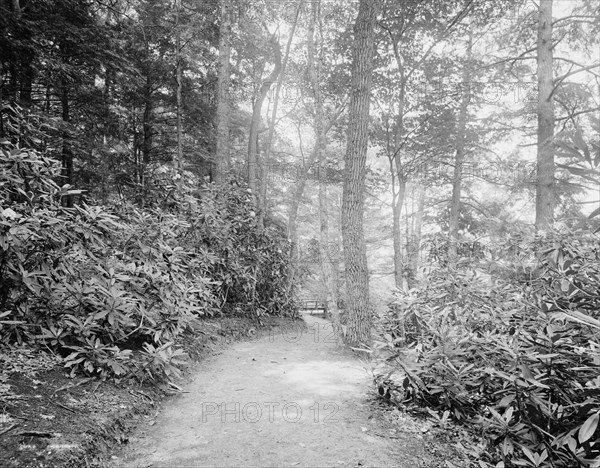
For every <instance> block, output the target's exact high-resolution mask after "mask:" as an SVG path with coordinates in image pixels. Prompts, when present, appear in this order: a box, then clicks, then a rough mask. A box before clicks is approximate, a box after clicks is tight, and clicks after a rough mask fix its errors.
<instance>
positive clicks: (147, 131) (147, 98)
mask: <svg viewBox="0 0 600 468" xmlns="http://www.w3.org/2000/svg"><path fill="white" fill-rule="evenodd" d="M148 73H149V71H148ZM153 107H154V106H153V102H152V82H151V81H150V76H149V75H146V86H145V89H144V117H143V132H144V136H143V141H142V160H141V161H140V165H139V180H140V187H139V190H140V204H141V206H144V201H145V198H146V167H147V166H148V164H150V161H151V153H152V140H153V136H154V126H153V122H152V121H153V113H154V108H153Z"/></svg>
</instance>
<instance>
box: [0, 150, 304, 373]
mask: <svg viewBox="0 0 600 468" xmlns="http://www.w3.org/2000/svg"><path fill="white" fill-rule="evenodd" d="M0 170H1V172H0V201H1V202H2V209H1V210H0V339H1V340H2V341H3V342H5V343H11V342H15V341H16V342H19V343H23V342H25V341H33V340H38V341H40V342H41V343H43V344H44V345H45V346H46V347H47V348H49V349H51V350H52V351H54V352H57V353H59V354H61V355H63V356H64V357H65V367H67V368H70V369H71V372H72V373H75V372H83V373H86V374H90V375H100V376H102V377H105V376H108V375H117V376H120V375H125V374H135V375H137V376H138V377H140V378H145V376H147V375H148V374H150V376H151V377H153V378H157V379H159V380H160V379H169V378H170V377H171V376H173V375H176V374H177V372H176V370H175V368H176V366H178V365H180V364H181V358H182V353H181V351H180V350H177V349H176V348H175V347H174V345H173V343H174V342H175V341H176V340H177V338H178V337H179V336H180V335H181V334H182V333H183V332H184V331H185V330H192V331H193V325H194V324H195V323H196V321H197V320H198V319H199V318H200V317H202V316H204V315H207V314H208V315H212V314H214V313H215V312H217V311H220V310H221V307H222V306H223V305H226V304H235V303H244V304H248V306H249V311H247V312H251V313H252V314H254V315H255V316H257V317H258V316H259V315H261V314H263V313H267V311H268V312H269V313H276V314H286V313H287V314H289V313H292V311H293V310H294V309H293V307H292V306H291V305H290V303H289V301H285V300H283V299H284V297H285V296H284V293H285V292H286V291H287V286H288V285H287V280H286V275H285V273H286V272H287V255H288V250H287V249H289V246H288V242H287V239H286V237H285V235H284V231H283V230H282V229H281V228H279V227H277V226H275V225H274V224H267V226H266V227H265V229H261V228H259V226H257V224H256V221H255V219H254V218H255V217H254V216H253V212H252V210H251V208H252V204H251V198H250V195H249V193H248V192H247V189H246V188H245V187H243V186H241V185H240V184H239V183H238V184H234V185H231V186H229V187H218V188H217V187H209V188H207V189H206V190H205V191H204V192H203V193H202V196H201V198H200V199H198V198H196V197H193V196H191V190H190V188H189V187H188V188H186V187H180V189H181V190H180V192H181V196H180V200H179V202H178V203H179V204H178V205H176V206H175V208H173V207H171V211H170V212H166V211H164V210H162V209H159V208H147V209H144V210H142V209H140V208H137V207H135V206H133V205H123V206H120V207H117V208H114V209H111V210H109V209H107V208H106V207H103V206H88V205H76V206H75V207H74V208H64V207H63V206H62V204H61V199H62V198H63V197H65V196H70V195H73V194H77V193H78V192H77V191H73V190H71V189H70V187H68V186H64V187H59V186H58V185H57V184H56V183H55V182H54V180H55V179H57V177H58V174H59V167H58V165H57V164H56V163H55V162H54V161H53V160H51V159H48V158H45V157H43V156H40V155H39V154H37V153H36V152H34V151H30V150H25V149H22V148H18V147H13V146H10V145H8V144H5V145H4V147H3V148H2V149H1V153H0ZM132 350H133V351H136V352H133V353H132Z"/></svg>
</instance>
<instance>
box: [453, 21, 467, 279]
mask: <svg viewBox="0 0 600 468" xmlns="http://www.w3.org/2000/svg"><path fill="white" fill-rule="evenodd" d="M472 48H473V34H472V32H471V31H469V38H468V42H467V57H466V62H465V64H464V67H463V73H462V75H463V76H462V80H463V86H462V88H463V89H462V96H461V100H460V107H459V111H458V122H457V125H456V148H455V150H456V153H455V155H454V176H453V178H452V200H451V202H450V221H449V228H448V231H449V232H448V233H449V243H448V264H449V265H450V267H455V266H456V263H457V261H458V244H459V242H460V240H459V236H458V224H459V219H460V206H461V204H460V196H461V190H462V179H463V177H462V175H463V162H464V159H465V140H466V131H467V117H468V111H469V104H470V103H471V75H472V73H471V59H472Z"/></svg>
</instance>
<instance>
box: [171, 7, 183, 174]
mask: <svg viewBox="0 0 600 468" xmlns="http://www.w3.org/2000/svg"><path fill="white" fill-rule="evenodd" d="M175 8H176V11H175V15H176V20H175V28H176V31H175V35H176V36H175V49H176V50H175V62H176V67H177V68H176V72H175V79H176V80H177V157H176V160H175V161H173V162H174V164H173V167H174V169H176V170H177V171H180V170H181V160H182V159H183V129H182V122H181V114H182V109H181V106H182V103H181V89H182V86H183V85H182V75H183V63H182V58H181V28H180V26H179V10H180V8H181V0H176V5H175Z"/></svg>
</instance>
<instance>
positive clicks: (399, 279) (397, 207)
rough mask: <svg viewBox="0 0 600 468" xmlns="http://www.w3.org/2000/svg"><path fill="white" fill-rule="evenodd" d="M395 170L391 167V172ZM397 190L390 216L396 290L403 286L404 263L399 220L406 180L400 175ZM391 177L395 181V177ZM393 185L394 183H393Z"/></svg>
mask: <svg viewBox="0 0 600 468" xmlns="http://www.w3.org/2000/svg"><path fill="white" fill-rule="evenodd" d="M394 170H395V169H394V168H393V167H392V171H394ZM398 175H399V176H400V177H399V178H398V188H397V190H396V189H395V188H394V194H393V199H392V216H393V220H394V222H393V226H392V229H393V233H392V237H393V239H394V282H395V284H396V288H398V289H402V288H403V286H404V284H403V270H404V262H403V261H402V236H401V234H402V231H401V227H400V220H401V215H402V205H403V204H404V197H405V194H406V178H405V177H404V176H403V175H402V174H398ZM392 177H393V179H394V180H396V177H394V176H393V174H392ZM394 184H395V182H394Z"/></svg>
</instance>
